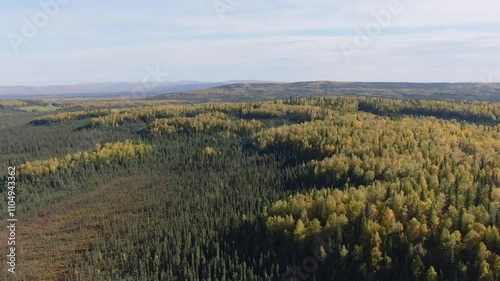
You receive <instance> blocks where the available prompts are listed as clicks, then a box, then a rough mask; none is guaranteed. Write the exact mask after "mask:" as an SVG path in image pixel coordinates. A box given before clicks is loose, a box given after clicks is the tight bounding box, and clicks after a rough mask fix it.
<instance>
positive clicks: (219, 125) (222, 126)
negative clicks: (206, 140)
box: [149, 111, 263, 134]
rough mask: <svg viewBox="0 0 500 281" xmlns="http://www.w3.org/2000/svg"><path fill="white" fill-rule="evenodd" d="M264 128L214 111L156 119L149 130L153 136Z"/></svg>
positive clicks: (244, 130) (240, 131)
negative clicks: (185, 132) (181, 132)
mask: <svg viewBox="0 0 500 281" xmlns="http://www.w3.org/2000/svg"><path fill="white" fill-rule="evenodd" d="M262 126H263V124H262V122H261V121H258V120H254V119H252V120H243V119H233V118H230V117H229V116H228V115H226V114H225V113H223V112H219V111H212V112H209V113H203V114H200V115H197V116H195V117H174V118H164V119H156V120H155V121H153V123H152V125H151V126H150V128H149V130H150V132H151V133H152V134H162V133H173V132H175V131H194V132H207V131H224V132H233V133H250V132H255V131H257V130H259V129H261V128H262Z"/></svg>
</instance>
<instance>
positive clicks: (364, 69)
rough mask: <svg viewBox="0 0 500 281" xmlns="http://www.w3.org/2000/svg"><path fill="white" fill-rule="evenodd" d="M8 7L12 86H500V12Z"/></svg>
mask: <svg viewBox="0 0 500 281" xmlns="http://www.w3.org/2000/svg"><path fill="white" fill-rule="evenodd" d="M58 1H59V2H58ZM0 4H1V6H0V7H1V9H0V85H55V84H74V83H86V82H118V81H129V82H140V81H141V80H142V79H143V78H144V77H145V75H147V69H148V67H149V68H157V67H160V68H161V69H162V71H163V72H168V73H169V76H168V78H164V79H165V81H164V82H168V81H179V80H199V81H224V80H233V79H252V80H253V79H257V80H274V81H304V80H334V81H415V82H437V81H444V82H487V81H490V82H500V67H499V66H500V52H499V50H500V17H498V15H497V14H498V11H500V2H499V1H492V0H479V1H475V2H472V1H452V0H440V1H435V0H433V1H431V0H419V1H417V0H370V1H360V0H341V1H338V0H329V1H323V0H309V1H298V0H165V1H158V0H157V1H153V0H143V1H130V0H120V1H117V0H107V1H95V0H85V1H84V0H37V1H31V0H26V1H10V0H0ZM391 5H392V6H391ZM394 5H396V6H394ZM44 6H49V7H52V8H51V9H49V10H47V9H46V8H44ZM54 7H55V9H54ZM216 7H218V8H219V10H217V8H216ZM390 7H392V8H390ZM394 7H397V9H396V8H394ZM50 11H54V12H52V13H51V12H50ZM375 15H379V16H380V17H378V18H377V16H375ZM44 17H45V18H44ZM389 18H390V19H389ZM26 22H28V24H32V25H33V26H34V27H35V29H36V31H35V32H32V34H27V33H25V32H23V31H26V25H27V24H26ZM370 28H372V29H370ZM367 30H368V31H370V30H371V31H373V33H372V34H368V35H367ZM31 31H32V30H31ZM28 35H29V36H28ZM362 39H366V40H362Z"/></svg>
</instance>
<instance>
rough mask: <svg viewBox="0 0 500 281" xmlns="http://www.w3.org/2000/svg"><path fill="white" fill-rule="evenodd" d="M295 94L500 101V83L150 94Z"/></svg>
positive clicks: (242, 86) (236, 87)
mask: <svg viewBox="0 0 500 281" xmlns="http://www.w3.org/2000/svg"><path fill="white" fill-rule="evenodd" d="M290 96H293V97H322V96H351V97H384V98H395V99H424V100H468V101H496V102H498V101H500V84H499V83H368V82H332V81H310V82H295V83H239V84H230V85H224V86H218V87H213V88H208V89H200V90H193V91H187V92H178V93H169V94H163V95H159V96H154V97H149V98H147V99H148V100H171V101H173V100H180V101H186V102H222V101H231V102H245V101H269V100H275V99H284V98H288V97H290Z"/></svg>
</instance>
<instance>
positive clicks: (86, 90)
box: [0, 80, 260, 98]
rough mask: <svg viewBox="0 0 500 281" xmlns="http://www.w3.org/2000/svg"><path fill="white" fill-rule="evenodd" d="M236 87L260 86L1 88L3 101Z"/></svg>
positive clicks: (137, 95) (190, 84) (184, 83)
mask: <svg viewBox="0 0 500 281" xmlns="http://www.w3.org/2000/svg"><path fill="white" fill-rule="evenodd" d="M234 83H260V81H254V80H249V81H247V80H244V81H242V80H235V81H225V82H199V81H179V82H168V83H150V84H143V83H129V82H117V83H86V84H75V85H57V86H0V98H42V97H58V96H59V97H108V96H130V97H132V98H144V97H145V96H149V95H158V94H168V93H178V92H184V91H191V90H198V89H206V88H211V87H217V86H222V85H227V84H234Z"/></svg>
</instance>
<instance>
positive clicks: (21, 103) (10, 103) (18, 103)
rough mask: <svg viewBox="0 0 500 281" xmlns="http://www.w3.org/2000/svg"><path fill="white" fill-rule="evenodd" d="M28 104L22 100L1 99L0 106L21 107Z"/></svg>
mask: <svg viewBox="0 0 500 281" xmlns="http://www.w3.org/2000/svg"><path fill="white" fill-rule="evenodd" d="M27 105H28V103H27V102H25V101H22V100H0V107H5V108H19V107H23V106H27Z"/></svg>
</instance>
